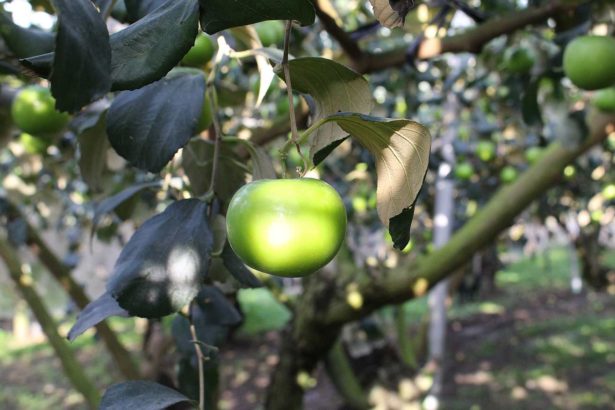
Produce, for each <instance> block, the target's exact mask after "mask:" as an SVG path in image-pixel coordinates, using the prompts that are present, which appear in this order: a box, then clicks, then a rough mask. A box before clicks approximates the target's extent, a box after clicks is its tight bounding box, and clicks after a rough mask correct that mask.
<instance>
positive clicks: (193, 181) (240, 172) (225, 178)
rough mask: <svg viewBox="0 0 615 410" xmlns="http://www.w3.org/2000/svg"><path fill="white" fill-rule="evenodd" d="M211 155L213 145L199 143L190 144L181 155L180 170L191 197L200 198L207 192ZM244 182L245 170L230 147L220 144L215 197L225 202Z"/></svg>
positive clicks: (209, 182) (209, 179)
mask: <svg viewBox="0 0 615 410" xmlns="http://www.w3.org/2000/svg"><path fill="white" fill-rule="evenodd" d="M213 154H214V145H213V144H212V143H211V142H209V141H204V140H201V139H199V140H193V141H190V143H188V145H186V147H185V148H184V150H183V152H182V166H183V167H184V172H185V173H186V176H187V177H188V179H189V180H190V188H191V191H192V193H193V194H194V195H197V196H199V195H203V194H204V193H206V192H207V191H208V190H209V185H210V184H211V172H212V165H213ZM245 182H246V166H245V165H244V164H242V163H241V162H240V160H239V158H238V157H237V155H236V154H235V152H234V151H233V149H232V148H231V146H229V144H226V143H223V144H222V146H221V147H220V161H219V162H218V173H217V177H216V189H215V191H216V196H217V197H218V198H219V199H220V200H222V201H224V202H228V201H230V199H231V198H232V196H233V194H235V192H237V190H238V189H239V188H240V187H241V186H242V185H244V184H245Z"/></svg>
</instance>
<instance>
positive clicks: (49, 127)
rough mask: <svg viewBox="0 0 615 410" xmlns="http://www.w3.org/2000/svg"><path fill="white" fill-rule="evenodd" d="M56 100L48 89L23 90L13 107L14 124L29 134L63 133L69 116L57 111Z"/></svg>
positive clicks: (31, 88) (36, 87)
mask: <svg viewBox="0 0 615 410" xmlns="http://www.w3.org/2000/svg"><path fill="white" fill-rule="evenodd" d="M55 103H56V100H55V99H54V98H53V96H52V95H51V91H49V89H48V88H43V87H39V86H28V87H25V88H23V89H22V90H21V91H20V92H19V93H18V94H17V96H15V99H14V100H13V104H12V106H11V115H12V117H13V122H15V125H17V126H18V127H19V128H20V129H21V130H22V131H24V132H27V133H28V134H51V133H55V132H59V131H61V130H62V129H63V128H64V126H66V123H67V122H68V119H69V118H70V117H69V115H68V114H66V113H61V112H59V111H56V109H55Z"/></svg>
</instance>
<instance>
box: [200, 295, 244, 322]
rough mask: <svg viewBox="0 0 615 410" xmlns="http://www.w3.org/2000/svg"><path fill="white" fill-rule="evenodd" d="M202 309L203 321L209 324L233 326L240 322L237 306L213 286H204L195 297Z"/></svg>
mask: <svg viewBox="0 0 615 410" xmlns="http://www.w3.org/2000/svg"><path fill="white" fill-rule="evenodd" d="M196 301H197V303H198V304H199V305H200V306H201V309H202V310H203V316H204V319H205V323H207V324H209V325H212V324H214V325H223V326H235V325H238V324H239V323H241V315H240V314H239V312H238V311H237V308H235V306H233V304H232V303H231V302H230V301H229V300H228V299H227V297H226V296H225V295H224V293H222V291H221V290H220V289H218V288H217V287H215V286H205V287H204V288H203V289H202V290H201V291H200V292H199V294H198V295H197V297H196Z"/></svg>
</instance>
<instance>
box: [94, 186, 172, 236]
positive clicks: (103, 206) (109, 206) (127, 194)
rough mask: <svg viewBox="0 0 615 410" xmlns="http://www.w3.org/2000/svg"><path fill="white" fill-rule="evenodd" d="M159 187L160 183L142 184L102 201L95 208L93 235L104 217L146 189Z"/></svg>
mask: <svg viewBox="0 0 615 410" xmlns="http://www.w3.org/2000/svg"><path fill="white" fill-rule="evenodd" d="M157 186H160V182H159V181H153V182H145V183H142V184H137V185H133V186H131V187H128V188H126V189H124V190H123V191H121V192H118V193H117V194H115V195H113V196H110V197H108V198H106V199H104V200H102V201H100V202H99V203H98V204H97V205H96V207H95V208H94V218H93V221H92V234H94V231H95V230H96V227H97V226H98V223H99V222H100V218H102V217H103V216H104V215H106V214H108V213H110V212H112V211H113V210H114V209H115V208H117V207H118V206H120V205H121V204H123V203H124V202H126V201H127V200H129V199H130V198H132V197H133V196H134V195H136V194H137V193H138V192H140V191H142V190H144V189H146V188H153V187H157Z"/></svg>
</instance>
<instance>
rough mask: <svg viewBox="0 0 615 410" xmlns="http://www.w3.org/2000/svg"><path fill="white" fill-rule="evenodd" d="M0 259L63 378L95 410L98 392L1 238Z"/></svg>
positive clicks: (15, 257)
mask: <svg viewBox="0 0 615 410" xmlns="http://www.w3.org/2000/svg"><path fill="white" fill-rule="evenodd" d="M0 259H3V260H4V263H5V265H6V267H7V269H8V271H9V275H10V277H11V279H13V282H14V283H15V286H16V287H17V288H18V289H19V291H20V292H21V294H22V296H23V298H24V299H25V301H26V302H27V303H28V306H30V309H31V310H32V312H33V313H34V316H35V317H36V320H37V321H38V322H39V323H40V324H41V327H42V329H43V332H44V333H45V335H46V336H47V340H49V343H50V344H51V346H52V347H53V350H54V351H55V352H56V355H57V357H58V358H59V359H60V362H61V363H62V367H63V368H64V373H65V374H66V377H68V379H69V380H70V381H71V383H72V384H73V386H74V387H75V389H76V390H77V391H79V392H80V393H81V394H82V395H83V397H84V398H85V400H86V402H87V403H88V406H89V407H90V408H91V409H95V408H97V405H98V402H99V401H100V396H99V394H98V389H97V388H96V386H94V384H92V382H91V381H90V379H89V378H88V377H87V375H86V374H85V373H84V371H83V367H82V366H81V365H80V364H79V362H78V361H77V359H75V355H74V353H73V351H72V350H71V349H70V347H69V346H68V343H67V342H66V340H64V338H62V336H60V334H59V333H58V330H57V326H56V324H55V322H54V320H53V318H52V317H51V315H50V314H49V312H48V311H47V308H46V307H45V305H44V304H43V302H42V301H41V298H40V296H39V295H38V293H37V292H36V290H35V289H34V287H33V286H32V285H33V283H32V278H31V277H30V276H29V275H26V274H25V273H24V271H23V268H22V266H23V265H22V263H21V261H20V260H19V257H18V253H17V250H16V249H15V248H14V247H13V246H11V244H9V242H8V241H7V240H6V239H4V238H0Z"/></svg>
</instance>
